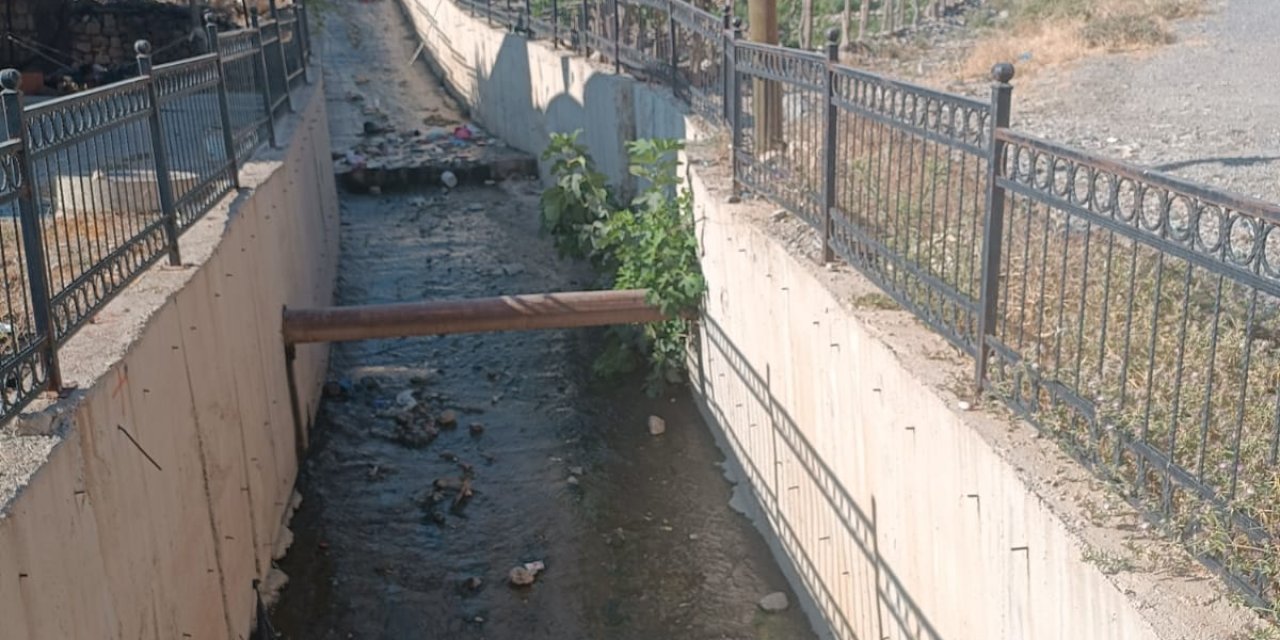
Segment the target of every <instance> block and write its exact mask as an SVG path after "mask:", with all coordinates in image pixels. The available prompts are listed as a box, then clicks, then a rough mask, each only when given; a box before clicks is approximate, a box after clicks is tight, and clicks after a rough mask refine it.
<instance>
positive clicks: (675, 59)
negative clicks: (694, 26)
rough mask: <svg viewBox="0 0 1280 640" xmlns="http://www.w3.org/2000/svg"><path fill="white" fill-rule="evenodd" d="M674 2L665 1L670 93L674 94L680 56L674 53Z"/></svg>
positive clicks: (672, 0)
mask: <svg viewBox="0 0 1280 640" xmlns="http://www.w3.org/2000/svg"><path fill="white" fill-rule="evenodd" d="M674 5H675V0H667V38H668V40H667V41H668V42H669V43H670V44H671V51H670V55H671V60H670V64H671V91H672V92H673V93H674V92H676V82H677V79H678V77H679V74H678V69H679V68H680V54H679V52H677V51H676V14H675V13H674V12H673V7H674Z"/></svg>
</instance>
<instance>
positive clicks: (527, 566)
mask: <svg viewBox="0 0 1280 640" xmlns="http://www.w3.org/2000/svg"><path fill="white" fill-rule="evenodd" d="M546 568H547V565H545V564H543V563H542V562H541V561H534V562H526V563H524V564H522V565H520V566H516V567H512V568H511V571H510V572H509V573H508V574H507V579H508V580H510V581H511V584H512V586H516V587H527V586H529V585H531V584H533V582H534V580H536V579H537V578H538V574H539V573H542V572H543V571H545V570H546Z"/></svg>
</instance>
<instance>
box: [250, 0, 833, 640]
mask: <svg viewBox="0 0 1280 640" xmlns="http://www.w3.org/2000/svg"><path fill="white" fill-rule="evenodd" d="M391 4H392V3H391V2H390V1H389V0H383V1H382V2H375V3H373V4H372V5H370V4H359V5H357V4H355V3H350V5H348V4H345V3H344V4H341V5H338V8H339V10H340V11H346V12H348V13H347V14H345V18H346V21H345V22H339V23H337V24H341V25H342V27H341V28H342V29H350V28H351V25H353V24H355V25H356V26H357V27H358V26H360V24H361V21H364V23H365V24H364V28H366V29H368V28H371V27H376V28H380V29H383V30H384V35H386V37H384V38H382V39H380V40H379V42H381V43H383V44H384V45H385V43H386V42H388V41H395V39H396V38H397V37H399V34H401V33H403V32H404V31H406V30H405V29H404V26H403V25H402V24H401V25H398V26H397V24H398V23H397V21H398V20H399V16H398V12H396V11H395V10H394V8H393V7H391V6H388V5H391ZM369 7H372V8H371V9H369ZM357 14H359V15H357ZM331 24H333V23H331ZM397 29H398V30H399V31H397ZM402 45H403V46H411V43H407V42H406V43H400V44H397V45H396V46H397V47H399V46H402ZM326 56H327V54H326ZM341 58H342V59H341V60H336V62H333V63H332V64H331V67H330V68H329V69H327V70H326V77H328V76H329V74H331V73H337V74H341V73H344V72H345V71H344V69H343V67H342V66H341V65H343V64H354V63H355V62H358V60H359V56H354V55H351V51H349V50H348V51H345V52H344V53H343V56H342V57H341ZM326 59H328V58H326ZM343 60H345V61H346V62H343ZM335 66H336V68H334V67H335ZM420 72H421V70H420V69H412V68H410V69H407V70H406V71H405V73H420ZM415 82H421V81H420V80H415ZM425 84H429V83H422V84H419V85H418V86H423V85H425ZM401 85H403V83H401ZM396 99H399V100H405V99H409V98H407V97H405V96H404V94H403V93H402V94H401V95H400V96H398V97H397V98H396ZM423 99H424V100H425V101H426V103H428V104H433V105H438V104H440V97H439V96H426V97H424V98H423ZM339 100H340V98H339ZM335 101H337V100H335ZM331 104H332V102H331ZM401 106H402V107H404V106H405V105H401ZM412 107H413V105H408V106H407V108H406V111H410V112H412V111H413V108H412ZM331 117H342V116H340V115H335V116H331ZM537 196H538V186H537V184H536V183H532V182H511V183H504V184H499V185H495V186H491V187H478V188H463V189H460V190H457V191H454V192H452V193H449V194H443V193H441V192H439V191H436V190H433V191H430V192H423V193H407V194H388V195H381V196H368V195H365V196H357V195H349V194H343V195H342V200H343V203H342V234H343V236H342V250H343V257H342V269H341V274H342V275H341V277H340V282H339V288H338V295H337V298H338V302H339V304H360V303H376V302H392V301H406V300H417V299H424V298H426V299H431V298H435V299H440V298H459V297H473V296H486V295H495V294H505V293H533V292H543V291H557V290H574V289H581V288H587V287H589V286H590V284H591V282H592V279H593V276H592V274H591V273H589V272H587V271H584V270H583V269H582V268H581V267H578V266H575V265H573V264H571V263H568V262H564V261H559V260H557V259H556V258H555V254H554V250H553V249H552V247H551V246H550V243H549V242H547V241H546V240H545V239H541V238H539V237H538V234H537ZM598 337H599V332H598V331H592V330H573V331H548V332H524V333H502V334H486V335H460V336H444V337H438V338H413V339H394V340H378V341H368V342H361V343H350V344H345V345H337V346H335V347H334V351H333V364H332V371H331V378H332V379H333V380H334V381H340V382H341V384H340V385H338V386H339V387H341V388H340V390H338V389H335V390H334V391H340V393H338V394H337V395H336V396H335V397H330V398H328V399H326V400H325V402H324V404H323V406H322V409H321V412H320V415H319V417H318V420H317V426H316V429H315V433H314V435H313V439H312V448H311V451H310V452H309V455H308V459H307V461H306V463H305V464H304V467H303V471H302V476H301V478H300V486H299V489H300V491H301V493H302V494H303V496H304V501H303V504H302V507H301V509H299V511H298V512H297V514H296V515H295V517H294V520H293V522H292V523H291V528H292V529H293V531H294V532H295V541H294V544H293V546H292V548H291V549H290V551H289V554H288V555H287V556H286V557H285V558H284V559H283V560H282V562H281V567H282V568H283V570H284V571H285V572H286V573H287V574H288V575H289V576H290V578H291V579H290V582H289V585H288V587H287V588H286V589H285V591H284V593H283V595H282V598H281V600H280V602H279V604H278V605H277V606H276V607H275V609H274V612H273V617H274V619H275V622H276V624H277V626H279V627H280V628H281V630H282V631H284V632H285V633H286V634H287V637H289V638H291V639H295V640H302V639H306V640H323V639H330V638H335V639H336V638H342V639H345V638H373V639H387V640H392V639H395V640H400V639H437V638H439V639H444V638H493V639H501V640H524V639H535V638H555V639H562V640H576V639H586V638H618V639H635V640H660V639H689V640H694V639H698V640H702V639H708V640H709V639H719V638H725V639H728V638H732V639H743V640H745V639H757V640H802V639H806V638H812V637H814V636H813V633H812V631H811V630H810V628H809V626H808V622H807V620H806V619H805V617H804V616H803V614H801V613H800V612H799V611H798V610H797V608H796V607H795V606H792V607H791V608H790V609H789V610H788V611H785V612H782V613H772V614H769V613H764V612H762V611H760V609H759V607H758V605H757V603H758V601H759V600H760V598H761V597H762V596H764V595H765V594H768V593H770V592H774V591H784V592H788V595H789V596H790V595H791V594H790V591H789V589H788V588H787V585H786V582H785V580H784V578H783V576H782V574H781V572H780V570H779V569H778V567H777V565H776V564H775V563H774V561H773V559H772V557H771V556H770V554H769V551H768V548H767V547H766V545H765V542H764V540H763V539H762V538H761V537H760V535H759V534H758V533H757V532H756V530H755V529H754V528H753V526H752V525H751V523H750V522H749V521H748V520H747V519H746V518H744V517H743V516H741V515H739V514H738V513H736V512H734V511H733V510H732V509H731V508H730V507H729V498H730V496H731V493H732V487H731V485H730V484H729V483H728V482H726V481H725V479H724V477H723V475H722V472H721V468H720V466H719V463H720V461H721V460H722V457H721V455H720V453H719V451H718V450H717V449H716V447H715V443H714V442H713V440H712V437H711V435H710V433H709V432H708V430H707V427H706V426H705V425H704V424H703V423H702V422H701V420H700V418H699V416H698V413H697V411H696V410H695V408H694V407H693V405H692V403H691V401H690V399H689V398H688V397H687V395H686V394H685V393H684V392H683V391H681V390H675V392H674V393H675V394H674V395H671V396H668V397H663V398H657V399H651V398H648V397H646V396H644V395H643V394H642V393H641V392H640V384H639V381H638V380H635V381H630V382H628V383H626V384H623V385H621V386H603V385H600V384H598V383H595V382H594V381H593V378H592V376H591V375H590V362H591V359H592V357H593V355H594V353H595V348H596V346H597V340H598ZM406 392H408V393H406ZM410 398H412V400H411V399H410ZM411 402H417V403H419V407H418V409H417V411H418V412H419V413H418V414H417V417H416V418H414V419H410V420H404V419H401V420H400V421H397V417H396V416H397V415H398V414H402V413H403V412H402V407H403V406H404V405H405V404H409V403H411ZM445 411H452V412H454V413H455V414H456V416H457V419H456V426H453V427H452V428H449V427H447V426H443V425H441V426H439V430H438V433H437V434H436V435H435V437H434V439H431V438H430V436H429V435H426V434H428V430H426V429H425V428H424V427H425V425H426V424H427V423H425V422H423V419H424V418H425V417H426V416H430V417H431V418H432V419H435V418H438V417H439V416H440V415H441V414H442V413H443V412H445ZM410 413H413V412H412V411H411V412H410ZM650 415H659V416H661V417H662V418H664V419H665V420H666V425H667V428H666V432H665V433H664V434H663V435H660V436H653V435H650V433H649V431H648V428H647V425H646V422H647V419H648V417H649V416H650ZM400 422H405V423H406V424H407V426H405V425H401V424H400ZM428 440H429V442H428ZM463 480H468V481H469V486H470V488H471V489H472V490H473V495H472V496H471V497H470V499H469V500H467V501H464V502H462V503H460V504H459V506H457V507H456V508H455V507H454V506H453V502H454V499H455V497H456V496H457V494H458V492H457V486H458V484H460V483H461V482H462V481H463ZM433 494H436V495H434V497H433ZM437 500H438V501H437ZM532 561H540V562H543V563H545V565H546V569H545V571H543V572H542V573H540V574H539V575H538V576H537V580H536V582H535V583H534V584H533V585H531V586H528V587H523V588H515V587H512V586H510V585H509V584H508V572H509V570H510V569H511V568H512V567H513V566H516V565H519V564H522V563H526V562H532ZM791 600H792V602H794V601H795V599H794V597H791Z"/></svg>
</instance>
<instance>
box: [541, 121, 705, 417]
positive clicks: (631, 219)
mask: <svg viewBox="0 0 1280 640" xmlns="http://www.w3.org/2000/svg"><path fill="white" fill-rule="evenodd" d="M552 145H553V146H552V148H551V149H549V151H551V150H552V149H554V151H553V152H552V153H551V155H549V156H548V159H554V162H553V165H552V170H551V172H552V175H553V176H555V178H556V185H555V186H553V187H552V188H551V189H548V191H547V193H545V194H544V195H543V212H542V218H543V228H544V229H545V230H547V231H548V232H549V233H551V234H552V235H554V236H555V237H556V246H557V248H559V249H560V251H561V253H562V254H563V255H568V256H572V257H577V258H587V259H590V260H592V261H593V262H594V263H595V265H596V266H597V267H598V268H600V269H601V271H602V275H603V276H604V280H605V281H606V282H607V283H608V284H609V285H611V286H612V287H613V288H614V289H646V290H647V291H648V297H649V301H650V302H651V303H653V304H655V305H657V306H658V307H659V308H661V309H662V311H663V312H664V313H666V314H667V315H668V316H670V317H671V319H670V320H666V321H663V322H654V323H650V324H647V325H644V326H643V327H614V328H612V329H610V331H609V332H608V334H607V336H608V341H607V343H606V346H605V349H604V351H603V352H602V353H601V354H600V356H599V357H597V359H596V361H595V363H594V370H595V372H596V374H597V375H600V376H602V377H613V376H616V375H619V374H622V373H628V372H630V371H633V370H634V369H635V368H636V366H637V362H638V361H639V360H640V359H641V358H645V359H647V360H648V363H649V373H648V377H647V378H646V383H645V387H646V390H647V391H648V392H649V393H650V394H656V393H658V392H660V391H661V390H662V389H663V387H665V385H667V384H670V383H675V382H678V381H679V380H680V379H682V377H683V374H684V350H685V345H686V344H687V342H688V340H689V336H690V332H691V321H690V320H689V319H688V318H687V316H688V315H689V314H690V313H691V312H693V311H696V310H697V308H698V306H699V304H700V303H701V300H702V296H703V294H704V293H705V291H706V281H705V280H704V279H703V277H702V270H701V266H700V264H699V262H698V242H697V238H696V236H695V234H694V224H693V197H692V194H691V193H690V192H689V190H688V189H686V188H684V187H683V181H682V180H681V179H680V177H679V173H678V170H679V159H678V155H679V152H680V150H681V149H682V143H681V142H680V141H677V140H638V141H635V142H632V143H630V144H629V145H628V152H629V154H630V164H631V174H632V175H634V176H636V177H637V178H638V179H639V180H640V183H641V186H642V190H641V191H640V193H639V195H637V196H636V197H635V199H634V200H632V202H631V206H630V207H625V208H623V207H615V206H610V204H609V203H610V201H611V198H610V196H609V193H610V192H609V191H608V189H607V188H605V187H604V186H603V180H602V178H600V177H599V174H598V173H597V172H595V170H594V169H593V168H592V163H591V160H590V158H589V157H588V156H587V153H586V150H585V149H584V148H583V147H582V146H581V145H578V144H577V142H576V134H573V135H568V136H557V138H556V140H554V141H553V143H552Z"/></svg>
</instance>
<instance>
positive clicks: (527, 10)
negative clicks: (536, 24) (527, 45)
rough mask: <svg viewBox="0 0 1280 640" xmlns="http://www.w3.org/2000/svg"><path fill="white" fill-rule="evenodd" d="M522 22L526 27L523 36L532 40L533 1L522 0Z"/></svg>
mask: <svg viewBox="0 0 1280 640" xmlns="http://www.w3.org/2000/svg"><path fill="white" fill-rule="evenodd" d="M524 22H525V24H526V25H527V27H526V29H525V32H524V35H525V37H527V38H529V39H530V40H532V39H533V0H524Z"/></svg>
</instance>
